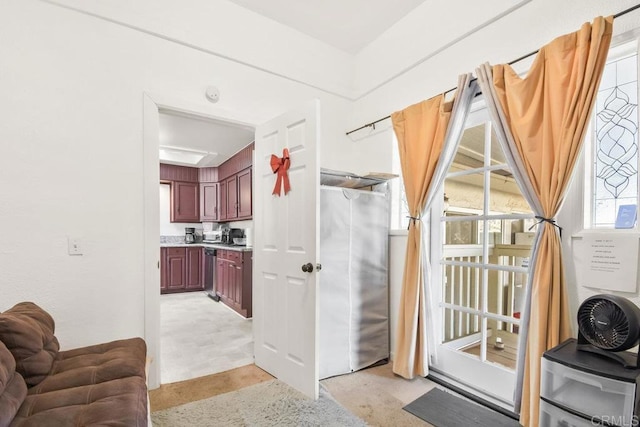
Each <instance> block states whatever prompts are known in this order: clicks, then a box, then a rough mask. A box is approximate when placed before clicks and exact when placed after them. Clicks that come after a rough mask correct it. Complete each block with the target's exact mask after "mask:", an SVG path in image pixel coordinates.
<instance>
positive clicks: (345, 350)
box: [319, 185, 390, 379]
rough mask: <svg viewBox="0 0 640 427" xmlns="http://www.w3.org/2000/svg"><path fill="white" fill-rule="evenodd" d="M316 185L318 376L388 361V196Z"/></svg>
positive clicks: (386, 192) (379, 193) (324, 376)
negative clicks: (319, 271)
mask: <svg viewBox="0 0 640 427" xmlns="http://www.w3.org/2000/svg"><path fill="white" fill-rule="evenodd" d="M381 187H384V189H385V191H384V192H376V191H364V190H353V189H347V188H340V187H330V186H325V185H323V186H321V187H320V262H321V264H322V272H321V273H320V288H319V305H320V314H319V325H320V326H319V330H320V340H319V345H320V363H319V365H320V378H321V379H323V378H327V377H331V376H335V375H341V374H345V373H350V372H353V371H356V370H359V369H362V368H365V367H367V366H370V365H373V364H375V363H376V362H379V361H381V360H383V359H388V358H389V291H388V259H389V254H388V239H389V237H388V236H389V204H390V203H389V195H388V191H386V190H387V186H386V185H383V186H381Z"/></svg>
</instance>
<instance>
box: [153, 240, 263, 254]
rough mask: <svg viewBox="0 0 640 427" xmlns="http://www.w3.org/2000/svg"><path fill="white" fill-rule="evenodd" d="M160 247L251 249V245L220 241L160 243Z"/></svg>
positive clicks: (239, 250) (240, 250) (245, 250)
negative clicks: (228, 243) (226, 243)
mask: <svg viewBox="0 0 640 427" xmlns="http://www.w3.org/2000/svg"><path fill="white" fill-rule="evenodd" d="M160 247H161V248H187V247H189V248H191V247H196V248H214V249H226V250H228V251H238V252H250V251H253V248H252V247H246V246H236V245H225V244H222V243H202V242H198V243H160Z"/></svg>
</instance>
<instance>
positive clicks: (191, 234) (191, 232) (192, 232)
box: [184, 227, 196, 243]
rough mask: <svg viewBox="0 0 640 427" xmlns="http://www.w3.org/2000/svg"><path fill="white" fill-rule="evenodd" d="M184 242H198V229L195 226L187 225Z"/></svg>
mask: <svg viewBox="0 0 640 427" xmlns="http://www.w3.org/2000/svg"><path fill="white" fill-rule="evenodd" d="M184 242H185V243H195V242H196V229H195V228H193V227H185V229H184Z"/></svg>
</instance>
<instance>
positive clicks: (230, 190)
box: [225, 175, 238, 219]
mask: <svg viewBox="0 0 640 427" xmlns="http://www.w3.org/2000/svg"><path fill="white" fill-rule="evenodd" d="M225 183H226V184H227V219H236V218H238V176H237V175H232V176H230V177H229V178H227V179H225Z"/></svg>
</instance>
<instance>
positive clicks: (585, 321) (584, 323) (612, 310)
mask: <svg viewBox="0 0 640 427" xmlns="http://www.w3.org/2000/svg"><path fill="white" fill-rule="evenodd" d="M578 327H579V328H580V332H581V333H582V334H583V336H584V337H585V338H586V339H587V341H589V342H590V343H591V344H593V345H595V346H596V347H599V348H602V349H605V350H616V349H617V348H619V347H620V346H621V345H623V344H624V343H625V342H626V341H627V338H628V337H629V329H630V324H629V319H628V318H627V316H626V315H625V313H624V311H623V310H622V309H621V308H620V307H619V306H618V304H616V303H615V302H613V301H610V300H607V299H593V300H589V301H585V303H584V304H582V306H580V309H579V311H578Z"/></svg>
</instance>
